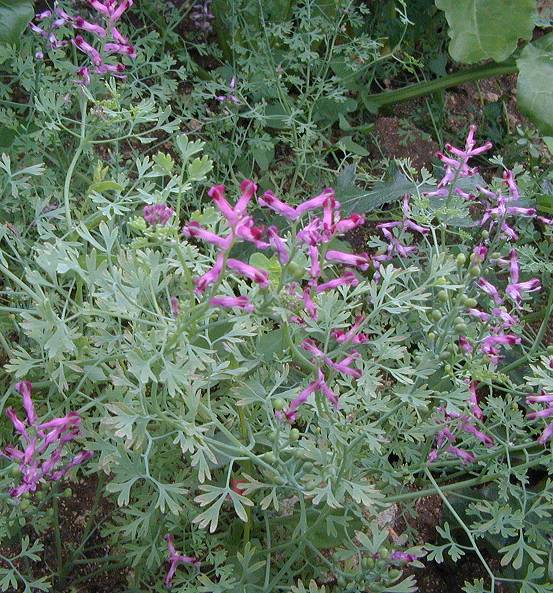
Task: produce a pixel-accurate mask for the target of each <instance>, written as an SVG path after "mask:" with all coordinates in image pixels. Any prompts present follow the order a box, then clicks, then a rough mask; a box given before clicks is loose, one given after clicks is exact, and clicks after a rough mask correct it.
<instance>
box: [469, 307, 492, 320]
mask: <svg viewBox="0 0 553 593" xmlns="http://www.w3.org/2000/svg"><path fill="white" fill-rule="evenodd" d="M467 313H468V314H469V315H470V316H471V317H475V318H476V319H479V320H480V321H489V320H490V318H491V315H490V314H489V313H485V312H484V311H480V310H479V309H472V308H470V309H467Z"/></svg>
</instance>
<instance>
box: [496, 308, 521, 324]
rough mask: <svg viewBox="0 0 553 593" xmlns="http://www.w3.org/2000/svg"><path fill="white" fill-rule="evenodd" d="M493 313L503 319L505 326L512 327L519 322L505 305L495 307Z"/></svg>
mask: <svg viewBox="0 0 553 593" xmlns="http://www.w3.org/2000/svg"><path fill="white" fill-rule="evenodd" d="M492 313H493V314H494V315H495V316H496V317H499V319H501V322H502V326H503V327H507V328H510V327H513V326H514V325H516V324H517V323H518V319H517V318H516V317H514V316H513V315H511V314H510V313H508V312H507V311H506V310H505V309H504V308H503V307H494V308H493V309H492Z"/></svg>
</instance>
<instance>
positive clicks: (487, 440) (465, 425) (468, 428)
mask: <svg viewBox="0 0 553 593" xmlns="http://www.w3.org/2000/svg"><path fill="white" fill-rule="evenodd" d="M460 427H461V429H462V430H464V431H465V432H468V433H470V434H472V435H473V436H475V437H476V438H477V439H478V440H479V441H480V442H482V443H483V444H484V445H485V446H486V447H491V446H492V445H493V443H494V440H493V438H492V437H490V436H488V435H487V434H484V433H483V432H482V431H480V430H478V429H477V428H476V426H474V424H471V423H470V422H462V423H461V424H460Z"/></svg>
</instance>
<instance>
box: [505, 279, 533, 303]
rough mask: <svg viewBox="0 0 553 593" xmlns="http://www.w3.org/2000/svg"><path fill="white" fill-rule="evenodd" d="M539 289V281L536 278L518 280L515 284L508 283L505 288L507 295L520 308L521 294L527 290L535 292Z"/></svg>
mask: <svg viewBox="0 0 553 593" xmlns="http://www.w3.org/2000/svg"><path fill="white" fill-rule="evenodd" d="M540 289H541V282H540V281H539V280H538V279H537V278H533V279H532V280H528V281H527V282H518V283H516V284H509V285H507V288H506V289H505V292H506V294H507V296H509V297H510V298H511V299H512V300H513V301H514V302H515V303H516V305H517V307H519V308H520V306H521V301H522V296H523V294H524V293H527V292H536V291H537V290H540Z"/></svg>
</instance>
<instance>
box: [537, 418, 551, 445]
mask: <svg viewBox="0 0 553 593" xmlns="http://www.w3.org/2000/svg"><path fill="white" fill-rule="evenodd" d="M551 437H553V422H551V423H550V424H548V425H547V426H546V427H545V430H544V431H543V432H542V433H541V435H540V436H539V438H538V443H539V444H540V445H545V443H547V441H548V440H549V439H550V438H551Z"/></svg>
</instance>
